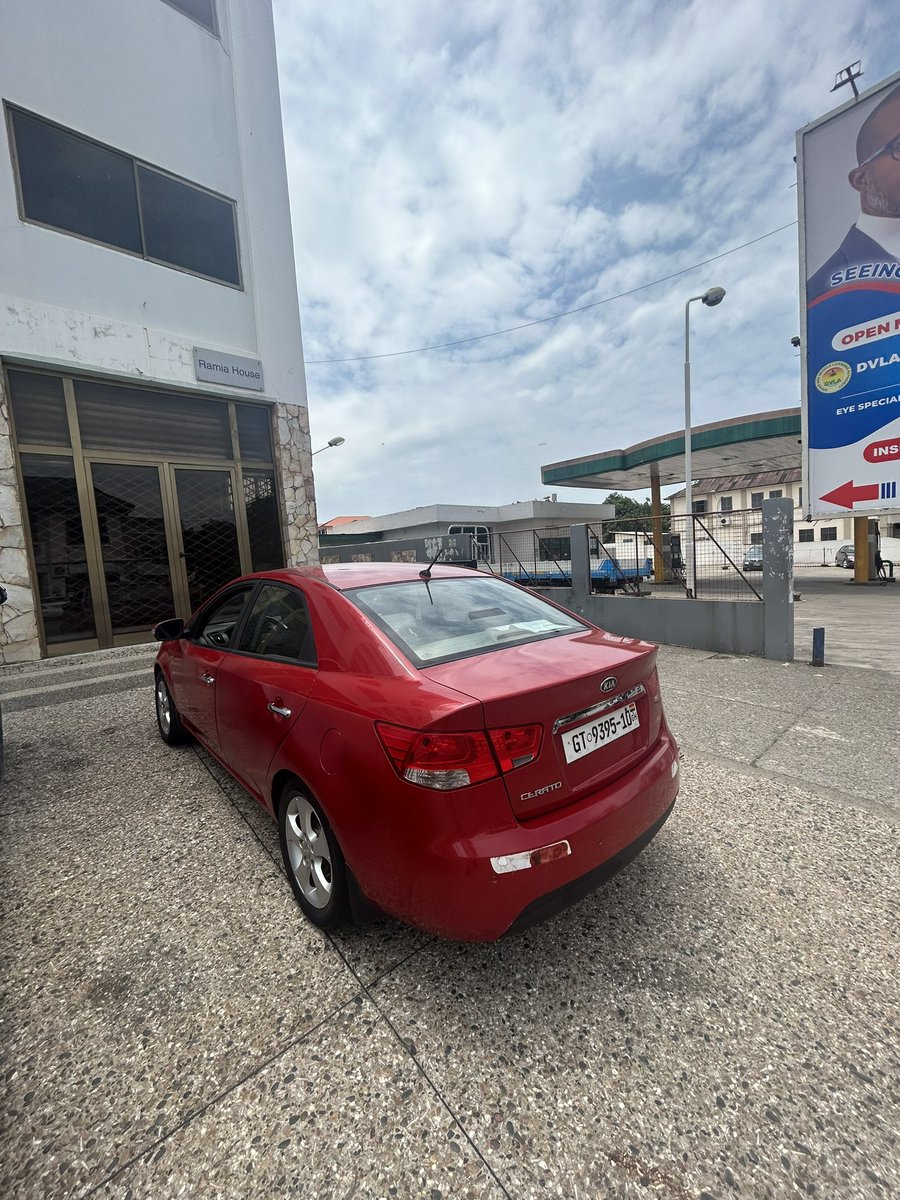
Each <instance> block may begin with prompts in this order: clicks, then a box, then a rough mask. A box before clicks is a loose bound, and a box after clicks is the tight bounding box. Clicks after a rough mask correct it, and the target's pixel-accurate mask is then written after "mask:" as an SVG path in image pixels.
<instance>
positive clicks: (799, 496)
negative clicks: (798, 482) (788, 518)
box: [797, 487, 803, 508]
mask: <svg viewBox="0 0 900 1200" xmlns="http://www.w3.org/2000/svg"><path fill="white" fill-rule="evenodd" d="M797 507H798V508H802V507H803V488H802V487H799V488H797Z"/></svg>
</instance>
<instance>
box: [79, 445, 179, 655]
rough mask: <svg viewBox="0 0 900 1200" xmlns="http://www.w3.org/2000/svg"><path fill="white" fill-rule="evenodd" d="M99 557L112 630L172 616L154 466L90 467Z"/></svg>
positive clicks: (146, 624) (128, 630)
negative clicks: (98, 536)
mask: <svg viewBox="0 0 900 1200" xmlns="http://www.w3.org/2000/svg"><path fill="white" fill-rule="evenodd" d="M91 477H92V480H93V491H94V508H95V510H96V513H97V527H98V531H99V535H100V556H101V559H102V562H103V574H104V578H105V581H106V598H107V603H108V605H109V617H110V622H111V624H112V630H113V633H114V634H120V633H132V632H135V631H137V630H141V629H148V628H150V627H151V626H152V625H155V624H156V623H157V622H158V621H164V620H166V618H167V617H171V616H174V615H175V603H174V600H173V597H172V583H171V578H170V575H169V555H168V548H167V542H166V526H165V518H164V515H163V504H162V494H161V489H160V485H159V468H158V467H138V466H122V465H118V464H111V463H94V464H93V465H92V467H91Z"/></svg>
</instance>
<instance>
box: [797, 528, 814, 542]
mask: <svg viewBox="0 0 900 1200" xmlns="http://www.w3.org/2000/svg"><path fill="white" fill-rule="evenodd" d="M815 533H816V531H815V530H814V529H801V530H800V532H799V538H800V541H801V542H812V541H815Z"/></svg>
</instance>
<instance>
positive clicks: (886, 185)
mask: <svg viewBox="0 0 900 1200" xmlns="http://www.w3.org/2000/svg"><path fill="white" fill-rule="evenodd" d="M856 150H857V157H858V161H859V166H858V167H854V168H853V170H852V171H851V172H850V175H849V176H848V178H849V180H850V185H851V187H854V188H856V190H857V191H858V192H859V195H860V207H861V208H862V210H863V212H864V213H869V214H870V215H872V216H876V217H900V88H896V89H895V90H894V91H893V92H892V93H891V95H890V96H888V98H887V99H886V100H884V101H882V103H881V104H879V106H878V107H877V108H876V109H875V110H874V111H873V112H872V113H871V114H870V115H869V116H868V117H867V118H866V120H865V121H864V122H863V125H862V128H861V129H860V132H859V138H858V140H857V143H856Z"/></svg>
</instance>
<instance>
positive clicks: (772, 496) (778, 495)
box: [769, 488, 781, 500]
mask: <svg viewBox="0 0 900 1200" xmlns="http://www.w3.org/2000/svg"><path fill="white" fill-rule="evenodd" d="M769 499H770V500H780V499H781V488H779V489H778V491H776V492H769Z"/></svg>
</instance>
